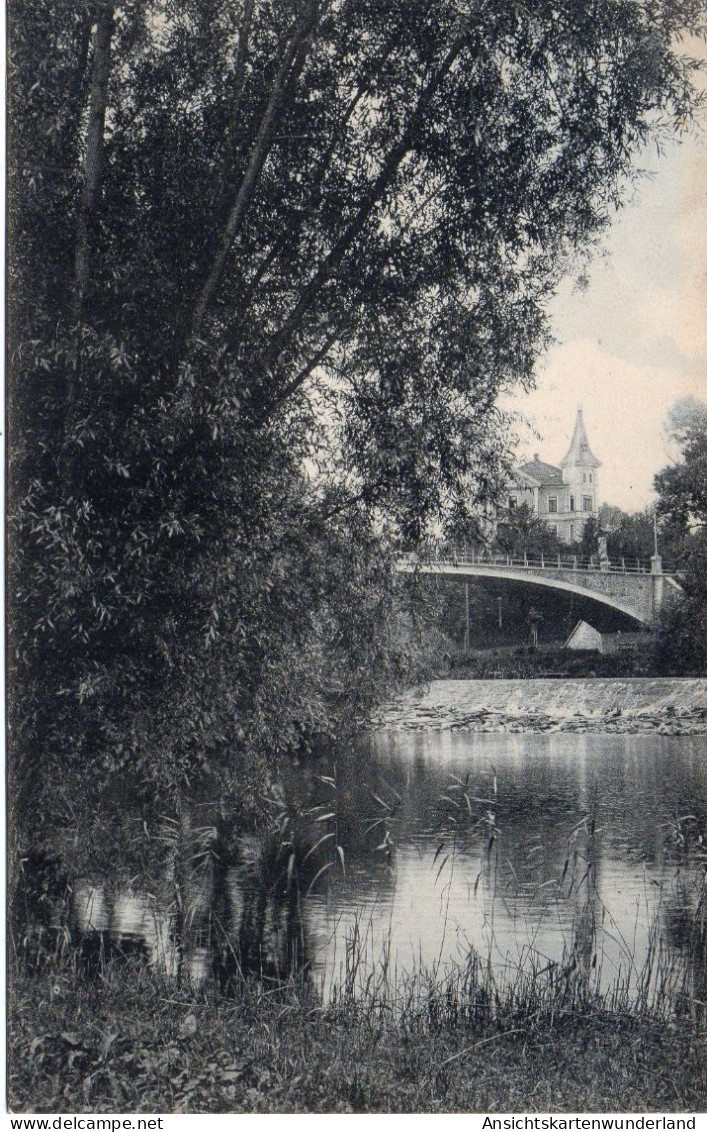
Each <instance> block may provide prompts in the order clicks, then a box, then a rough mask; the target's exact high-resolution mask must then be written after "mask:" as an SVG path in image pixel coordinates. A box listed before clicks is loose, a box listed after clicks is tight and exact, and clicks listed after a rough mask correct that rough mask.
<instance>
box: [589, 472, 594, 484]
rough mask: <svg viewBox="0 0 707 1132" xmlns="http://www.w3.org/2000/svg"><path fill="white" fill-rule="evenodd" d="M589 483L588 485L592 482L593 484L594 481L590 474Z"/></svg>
mask: <svg viewBox="0 0 707 1132" xmlns="http://www.w3.org/2000/svg"><path fill="white" fill-rule="evenodd" d="M589 482H590V483H593V482H594V481H593V480H592V473H591V472H590V473H589Z"/></svg>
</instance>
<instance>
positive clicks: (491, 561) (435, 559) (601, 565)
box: [408, 546, 670, 574]
mask: <svg viewBox="0 0 707 1132" xmlns="http://www.w3.org/2000/svg"><path fill="white" fill-rule="evenodd" d="M408 560H409V561H417V562H420V563H423V562H424V563H426V564H429V565H435V564H437V565H440V566H500V567H506V568H507V569H516V570H517V569H528V570H572V571H585V572H590V571H591V572H597V571H599V572H604V573H622V574H650V573H651V562H650V559H648V560H646V559H640V558H620V559H618V560H616V559H614V560H609V559H607V558H605V559H600V558H599V556H598V555H592V556H590V557H589V558H581V557H579V556H577V555H574V554H562V553H558V554H536V555H531V554H520V555H519V554H517V553H516V554H499V553H494V552H492V551H488V550H477V549H475V548H473V547H472V548H469V547H449V546H445V547H435V548H431V549H429V550H428V551H427V553H426V554H424V555H418V556H415V555H409V556H408ZM663 571H664V572H665V573H669V572H670V571H669V570H668V569H667V568H666V566H665V565H663Z"/></svg>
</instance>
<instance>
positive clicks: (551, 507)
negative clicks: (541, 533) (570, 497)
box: [547, 495, 557, 515]
mask: <svg viewBox="0 0 707 1132" xmlns="http://www.w3.org/2000/svg"><path fill="white" fill-rule="evenodd" d="M547 509H548V511H549V512H550V514H551V515H556V514H557V496H556V495H551V496H550V498H549V499H548V501H547Z"/></svg>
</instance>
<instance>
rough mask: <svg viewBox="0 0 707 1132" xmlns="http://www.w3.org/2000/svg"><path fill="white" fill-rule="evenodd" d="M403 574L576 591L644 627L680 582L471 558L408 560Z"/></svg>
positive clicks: (656, 575)
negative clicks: (666, 591)
mask: <svg viewBox="0 0 707 1132" xmlns="http://www.w3.org/2000/svg"><path fill="white" fill-rule="evenodd" d="M397 569H398V571H399V572H401V573H420V574H429V575H433V576H437V577H442V578H464V577H471V578H492V579H494V580H498V581H507V582H516V583H521V584H524V585H530V586H541V587H544V588H546V589H552V590H559V591H561V592H564V593H569V594H576V595H577V596H578V597H581V598H583V599H585V600H588V601H595V602H598V603H599V604H600V605H603V606H605V607H606V608H608V609H611V610H613V611H614V612H616V613H620V614H622V615H623V616H624V617H628V618H629V619H630V620H631V621H633V622H635V623H636V624H637V625H640V626H642V627H644V628H648V627H650V626H651V625H652V624H653V621H654V619H655V614H656V612H657V609H658V608H659V606H660V603H661V600H662V596H663V585H664V583H667V584H668V585H669V586H674V587H675V588H676V589H679V587H678V586H677V583H675V582H674V581H673V580H672V579H671V578H669V577H666V576H665V575H663V574H662V573H647V572H643V573H634V574H631V573H624V572H619V571H611V570H610V571H601V572H600V571H599V570H596V569H594V570H581V569H571V568H556V567H544V566H543V567H542V568H541V567H540V566H538V565H536V566H525V565H517V564H509V565H505V564H498V563H484V562H469V561H459V562H456V561H452V560H444V561H435V562H419V561H414V560H412V559H405V560H402V561H400V562H399V563H398V566H397Z"/></svg>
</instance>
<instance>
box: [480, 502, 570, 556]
mask: <svg viewBox="0 0 707 1132" xmlns="http://www.w3.org/2000/svg"><path fill="white" fill-rule="evenodd" d="M559 545H560V544H559V542H558V539H557V535H556V534H555V533H554V532H553V531H551V530H550V528H549V527H548V525H547V523H545V522H543V520H542V519H538V518H536V516H535V515H534V513H533V510H532V508H531V507H529V506H528V504H527V503H521V505H520V507H514V508H512V509H511V510H509V511H508V512H507V513H506V515H505V516H504V519H503V522H500V523H499V524H498V529H497V532H496V537H495V539H494V549H495V550H498V551H500V553H501V554H509V555H511V557H516V558H517V557H520V558H522V556H523V555H524V554H527V555H528V556H529V557H534V558H538V557H540V555H542V554H546V555H556V554H557V553H558V550H559Z"/></svg>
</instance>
